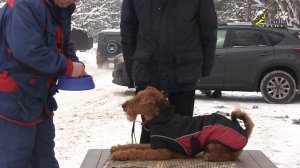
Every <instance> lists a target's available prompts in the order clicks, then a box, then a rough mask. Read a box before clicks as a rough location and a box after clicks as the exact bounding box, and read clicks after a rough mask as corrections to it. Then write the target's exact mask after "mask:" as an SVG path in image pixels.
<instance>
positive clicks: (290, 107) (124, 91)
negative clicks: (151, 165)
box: [54, 48, 300, 168]
mask: <svg viewBox="0 0 300 168" xmlns="http://www.w3.org/2000/svg"><path fill="white" fill-rule="evenodd" d="M95 53H96V51H95V49H94V48H93V49H91V50H88V51H86V52H78V53H77V54H78V56H79V57H80V58H81V60H82V61H84V62H85V64H86V69H87V72H88V73H89V74H91V75H92V76H93V78H94V82H95V85H96V87H95V89H93V90H88V91H60V93H59V94H57V95H56V99H57V101H58V105H59V109H58V110H57V111H56V112H55V117H54V122H55V124H56V139H55V141H56V148H55V151H56V157H57V159H58V161H59V163H60V166H61V168H77V167H78V168H79V167H80V165H81V163H82V161H83V159H84V157H85V155H86V153H87V151H88V149H100V148H110V146H112V145H116V144H125V143H130V142H131V135H130V133H131V127H132V123H130V122H129V121H127V119H126V117H125V115H124V112H123V111H122V108H121V104H122V103H123V102H124V101H125V100H127V99H129V98H131V97H132V96H133V95H134V90H132V89H128V88H127V87H123V86H118V85H115V84H113V83H112V82H111V81H112V65H110V68H109V69H98V68H97V66H96V60H95V55H96V54H95ZM299 97H300V96H299ZM299 97H298V98H296V100H295V101H294V102H293V103H292V104H284V105H278V104H267V103H266V102H265V101H264V100H263V98H262V97H261V95H260V93H254V92H223V96H222V97H221V98H219V99H212V98H208V97H205V96H204V95H202V94H201V93H200V92H199V91H197V92H196V100H195V110H194V111H195V112H194V114H195V115H203V114H210V113H213V112H217V111H219V112H224V113H230V112H231V111H232V110H233V109H235V108H236V107H240V108H242V109H243V110H245V111H246V112H248V114H249V115H250V116H251V117H252V119H253V121H254V123H255V128H254V131H253V134H252V136H251V138H250V140H249V143H248V144H247V146H246V147H245V149H249V150H261V151H263V152H264V153H265V154H266V155H267V156H268V157H269V158H270V159H271V160H272V161H273V162H274V163H275V164H276V165H277V166H278V167H279V168H298V167H300V142H299V138H300V133H299V129H300V125H296V124H293V122H292V119H297V120H299V119H300V110H299V109H300V98H299ZM139 135H140V126H139V123H137V124H136V138H137V141H138V140H139Z"/></svg>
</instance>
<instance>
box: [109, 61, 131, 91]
mask: <svg viewBox="0 0 300 168" xmlns="http://www.w3.org/2000/svg"><path fill="white" fill-rule="evenodd" d="M112 77H113V80H112V82H113V83H114V84H117V85H121V86H129V81H128V77H127V73H126V72H125V65H124V63H121V64H117V65H115V66H114V70H113V72H112Z"/></svg>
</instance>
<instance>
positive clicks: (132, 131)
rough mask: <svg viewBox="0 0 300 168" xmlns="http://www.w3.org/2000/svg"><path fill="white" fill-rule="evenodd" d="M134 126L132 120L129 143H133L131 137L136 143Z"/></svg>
mask: <svg viewBox="0 0 300 168" xmlns="http://www.w3.org/2000/svg"><path fill="white" fill-rule="evenodd" d="M134 128H135V120H134V121H133V123H132V128H131V143H133V139H134V142H135V143H136V137H135V132H134Z"/></svg>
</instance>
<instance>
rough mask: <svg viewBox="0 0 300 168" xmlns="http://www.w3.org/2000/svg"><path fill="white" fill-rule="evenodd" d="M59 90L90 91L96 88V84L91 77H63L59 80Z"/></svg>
mask: <svg viewBox="0 0 300 168" xmlns="http://www.w3.org/2000/svg"><path fill="white" fill-rule="evenodd" d="M57 88H58V89H59V90H73V91H80V90H90V89H94V88H95V83H94V81H93V77H92V76H91V75H84V76H83V77H78V78H75V77H69V76H62V77H60V78H59V79H58V82H57Z"/></svg>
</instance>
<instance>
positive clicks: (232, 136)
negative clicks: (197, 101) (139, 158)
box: [147, 103, 248, 156]
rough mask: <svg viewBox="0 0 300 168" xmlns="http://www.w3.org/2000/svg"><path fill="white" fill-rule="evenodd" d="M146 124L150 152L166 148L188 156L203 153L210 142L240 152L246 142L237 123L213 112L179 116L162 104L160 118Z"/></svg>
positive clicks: (167, 104) (246, 139)
mask: <svg viewBox="0 0 300 168" xmlns="http://www.w3.org/2000/svg"><path fill="white" fill-rule="evenodd" d="M147 125H148V126H149V127H150V144H151V147H152V148H153V149H158V148H167V149H171V150H173V151H176V152H178V153H182V154H185V155H188V156H193V155H196V154H198V153H200V152H202V151H203V150H204V148H205V146H206V145H207V144H209V143H213V142H217V143H220V144H223V145H225V146H227V147H229V148H230V149H232V150H240V149H242V148H243V147H244V146H245V145H246V144H247V141H248V138H247V135H246V131H245V130H244V129H243V128H242V127H241V126H240V125H239V124H238V123H237V122H232V121H231V120H230V119H228V118H226V117H224V116H222V115H219V114H216V113H213V114H211V115H203V116H197V117H190V116H180V115H177V114H175V113H174V110H173V107H172V106H171V105H170V104H169V103H163V105H162V106H161V109H160V114H159V116H158V117H156V118H154V119H152V120H150V121H148V123H147Z"/></svg>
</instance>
